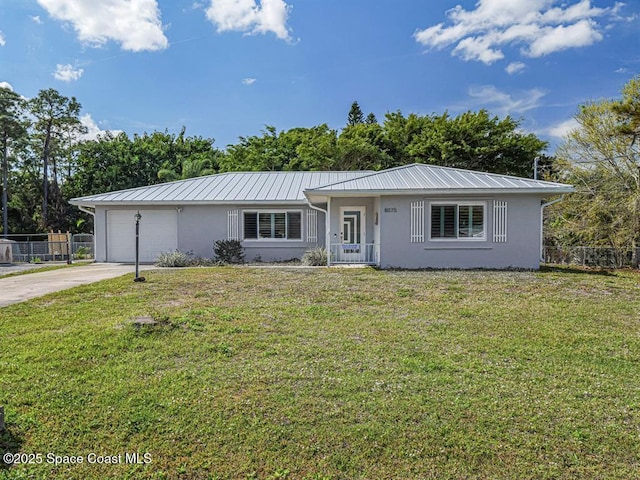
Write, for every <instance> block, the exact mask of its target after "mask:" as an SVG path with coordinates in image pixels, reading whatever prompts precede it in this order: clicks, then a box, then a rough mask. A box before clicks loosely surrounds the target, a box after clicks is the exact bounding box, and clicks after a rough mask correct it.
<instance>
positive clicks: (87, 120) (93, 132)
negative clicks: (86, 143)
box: [78, 113, 122, 141]
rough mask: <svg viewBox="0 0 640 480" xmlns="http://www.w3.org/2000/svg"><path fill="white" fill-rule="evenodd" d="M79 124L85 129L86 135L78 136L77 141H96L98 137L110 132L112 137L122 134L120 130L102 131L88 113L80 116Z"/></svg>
mask: <svg viewBox="0 0 640 480" xmlns="http://www.w3.org/2000/svg"><path fill="white" fill-rule="evenodd" d="M80 123H82V125H83V126H84V127H85V128H86V129H87V133H85V134H83V135H80V137H79V138H78V140H79V141H83V140H96V139H97V138H98V137H99V136H103V135H105V134H106V133H107V132H111V133H112V134H113V135H119V134H120V133H122V130H102V129H101V128H100V127H99V126H98V124H97V123H96V122H95V120H94V119H93V118H91V115H90V114H88V113H86V114H84V115H81V116H80Z"/></svg>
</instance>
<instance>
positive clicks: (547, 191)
mask: <svg viewBox="0 0 640 480" xmlns="http://www.w3.org/2000/svg"><path fill="white" fill-rule="evenodd" d="M574 191H575V189H574V188H573V187H571V186H566V187H564V186H563V187H560V186H558V187H546V188H535V187H532V188H429V189H398V190H384V189H382V190H306V191H305V192H304V193H305V195H306V196H307V198H311V197H377V196H383V195H384V196H390V195H394V196H398V195H425V196H436V195H496V194H498V195H511V194H518V195H561V194H563V193H572V192H574Z"/></svg>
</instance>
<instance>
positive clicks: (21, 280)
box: [0, 263, 154, 307]
mask: <svg viewBox="0 0 640 480" xmlns="http://www.w3.org/2000/svg"><path fill="white" fill-rule="evenodd" d="M150 268H154V267H153V266H150V265H145V266H144V267H143V268H141V270H149V269H150ZM135 270H136V267H135V265H124V264H120V263H92V264H89V265H83V266H81V267H72V268H62V269H59V270H51V271H48V272H38V271H35V272H33V273H28V274H25V275H18V276H15V277H8V278H0V307H6V306H7V305H11V304H13V303H19V302H24V301H25V300H30V299H32V298H36V297H41V296H42V295H46V294H47V293H52V292H58V291H60V290H66V289H67V288H73V287H76V286H78V285H85V284H88V283H94V282H99V281H100V280H106V279H108V278H115V277H119V276H121V275H126V274H131V280H132V281H133V276H134V275H135ZM141 275H142V274H141Z"/></svg>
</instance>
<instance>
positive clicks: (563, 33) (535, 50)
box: [526, 20, 602, 58]
mask: <svg viewBox="0 0 640 480" xmlns="http://www.w3.org/2000/svg"><path fill="white" fill-rule="evenodd" d="M594 25H595V24H594V23H593V22H592V21H590V20H581V21H580V22H578V23H575V24H573V25H569V26H568V27H564V26H562V25H559V26H557V27H554V28H550V27H549V28H545V29H543V31H542V33H541V35H540V36H539V37H538V38H536V39H535V40H534V41H533V42H531V46H530V47H529V49H528V50H527V51H526V55H527V56H529V57H533V58H536V57H542V56H544V55H548V54H550V53H553V52H557V51H560V50H566V49H568V48H577V47H586V46H588V45H592V44H594V43H596V42H599V41H600V40H602V34H601V33H600V32H598V31H597V30H596V29H595V28H594Z"/></svg>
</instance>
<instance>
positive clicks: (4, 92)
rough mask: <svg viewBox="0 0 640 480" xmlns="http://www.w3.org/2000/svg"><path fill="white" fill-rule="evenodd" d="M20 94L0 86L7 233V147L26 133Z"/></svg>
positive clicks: (6, 227)
mask: <svg viewBox="0 0 640 480" xmlns="http://www.w3.org/2000/svg"><path fill="white" fill-rule="evenodd" d="M23 107H24V102H23V100H22V98H21V97H20V95H18V94H17V93H15V92H14V91H13V90H10V89H8V88H5V87H0V142H1V144H2V232H3V234H4V236H5V238H6V236H7V234H8V233H9V196H8V195H9V149H10V147H11V146H12V145H15V143H16V142H17V141H18V140H19V139H20V138H23V137H24V136H25V134H26V127H25V121H24V119H23V118H22V109H23Z"/></svg>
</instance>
